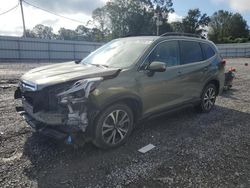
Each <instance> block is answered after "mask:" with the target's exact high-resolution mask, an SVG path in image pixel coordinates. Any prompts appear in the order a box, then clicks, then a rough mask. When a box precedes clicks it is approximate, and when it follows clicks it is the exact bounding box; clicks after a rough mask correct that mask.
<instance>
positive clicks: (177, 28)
mask: <svg viewBox="0 0 250 188" xmlns="http://www.w3.org/2000/svg"><path fill="white" fill-rule="evenodd" d="M171 27H172V30H173V31H174V32H179V33H183V32H184V28H183V24H182V22H179V21H178V22H172V23H171Z"/></svg>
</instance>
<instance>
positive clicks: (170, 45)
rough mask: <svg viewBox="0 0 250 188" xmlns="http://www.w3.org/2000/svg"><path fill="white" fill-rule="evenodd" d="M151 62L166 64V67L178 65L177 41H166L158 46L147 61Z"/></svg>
mask: <svg viewBox="0 0 250 188" xmlns="http://www.w3.org/2000/svg"><path fill="white" fill-rule="evenodd" d="M153 61H159V62H163V63H166V66H167V67H172V66H176V65H179V64H180V63H179V62H180V61H179V44H178V41H166V42H162V43H160V44H158V45H157V46H156V48H155V49H154V50H153V51H152V52H151V54H150V55H149V56H148V59H147V62H148V63H152V62H153Z"/></svg>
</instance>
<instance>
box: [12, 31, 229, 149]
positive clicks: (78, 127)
mask: <svg viewBox="0 0 250 188" xmlns="http://www.w3.org/2000/svg"><path fill="white" fill-rule="evenodd" d="M183 35H184V34H180V35H179V34H174V36H172V34H166V35H163V36H160V37H155V36H149V37H128V38H121V39H116V40H113V41H111V42H109V43H107V44H105V45H104V46H102V47H101V48H99V49H98V50H96V51H95V52H93V53H91V54H90V55H89V56H88V57H86V58H85V59H83V60H82V61H81V62H68V63H62V64H55V65H50V66H44V67H40V68H36V69H33V70H31V71H29V72H27V73H26V74H24V75H23V76H22V77H21V79H20V84H19V87H18V89H17V91H16V92H15V98H16V99H17V98H21V99H22V104H23V115H24V117H25V120H26V121H27V122H28V123H29V124H30V125H31V126H32V127H33V128H34V129H36V130H37V131H39V132H40V133H43V134H45V135H47V136H52V137H55V138H59V139H64V140H67V141H68V142H72V141H73V142H74V140H75V139H76V137H77V136H79V135H80V137H81V138H83V137H84V138H86V139H87V140H91V141H92V142H93V143H94V144H95V145H96V146H98V147H100V148H113V147H116V146H119V145H121V144H123V143H124V142H125V141H126V140H127V139H128V138H129V135H130V133H131V131H132V130H133V128H134V125H135V123H137V122H138V121H140V120H142V119H145V118H150V117H153V116H155V115H159V114H162V113H166V112H168V111H170V110H171V111H172V110H173V109H178V108H180V107H184V106H187V105H190V104H191V105H194V106H195V107H196V108H197V109H198V110H199V111H202V112H209V111H210V110H211V109H212V108H213V106H214V103H215V100H216V97H217V95H219V93H220V92H221V91H222V90H223V87H224V81H225V75H224V66H225V64H224V62H223V61H222V59H221V57H220V56H219V54H218V50H217V48H216V46H215V45H214V44H213V43H212V42H210V41H207V40H205V39H202V38H198V37H193V36H190V35H187V36H183Z"/></svg>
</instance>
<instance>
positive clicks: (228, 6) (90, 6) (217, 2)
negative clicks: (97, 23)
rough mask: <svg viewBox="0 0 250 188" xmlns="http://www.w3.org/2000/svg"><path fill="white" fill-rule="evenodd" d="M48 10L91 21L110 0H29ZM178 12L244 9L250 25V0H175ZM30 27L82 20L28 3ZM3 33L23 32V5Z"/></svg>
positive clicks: (4, 23)
mask: <svg viewBox="0 0 250 188" xmlns="http://www.w3.org/2000/svg"><path fill="white" fill-rule="evenodd" d="M26 1H27V2H30V3H32V4H35V5H37V6H39V7H42V8H44V9H48V10H51V11H53V12H56V13H58V14H61V15H63V16H66V17H70V18H72V19H76V20H80V21H81V22H83V23H87V21H88V20H90V19H91V13H92V11H93V10H94V9H95V8H97V7H101V6H103V5H104V4H105V2H106V1H107V0H26ZM0 2H1V6H0V14H1V13H2V12H4V11H6V10H8V9H10V8H12V7H14V6H15V5H16V4H17V3H18V0H0ZM173 3H174V9H175V13H174V14H172V15H170V17H169V20H170V21H175V20H180V19H181V18H182V17H183V16H185V15H186V14H187V11H188V10H189V9H191V8H200V10H201V11H202V12H203V13H207V14H208V15H211V14H213V13H214V12H215V11H217V10H220V9H224V10H229V11H232V12H240V13H241V14H242V15H243V16H244V18H245V19H246V20H247V21H248V24H249V25H250V0H206V1H205V0H204V1H201V0H173ZM24 14H25V21H26V28H27V29H32V28H33V27H34V26H35V25H36V24H44V25H47V26H51V27H53V29H54V32H57V31H58V30H59V29H60V28H61V27H65V28H69V29H75V28H76V27H77V26H78V25H80V23H77V22H73V21H70V20H66V19H63V18H60V17H57V16H55V15H51V14H49V13H46V12H44V11H41V10H38V9H35V8H33V7H31V6H28V5H26V4H24ZM0 35H14V36H21V35H22V20H21V11H20V7H18V8H17V9H15V10H14V11H11V12H9V13H7V14H4V15H0Z"/></svg>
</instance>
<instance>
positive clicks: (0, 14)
mask: <svg viewBox="0 0 250 188" xmlns="http://www.w3.org/2000/svg"><path fill="white" fill-rule="evenodd" d="M18 6H19V3H17V5H16V6H14V7H12V8H11V9H9V10H6V11H5V12H2V13H0V16H2V15H4V14H7V13H9V12H11V11H12V10H14V9H16V8H17V7H18Z"/></svg>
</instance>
